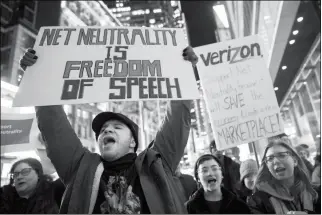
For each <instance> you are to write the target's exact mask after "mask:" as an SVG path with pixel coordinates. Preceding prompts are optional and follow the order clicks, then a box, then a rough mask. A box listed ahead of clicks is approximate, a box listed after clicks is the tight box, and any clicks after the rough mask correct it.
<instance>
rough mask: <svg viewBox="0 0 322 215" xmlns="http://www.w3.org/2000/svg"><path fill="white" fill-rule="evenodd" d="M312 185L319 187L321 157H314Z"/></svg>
mask: <svg viewBox="0 0 322 215" xmlns="http://www.w3.org/2000/svg"><path fill="white" fill-rule="evenodd" d="M312 184H314V185H317V186H319V185H321V155H317V156H315V164H314V170H313V173H312Z"/></svg>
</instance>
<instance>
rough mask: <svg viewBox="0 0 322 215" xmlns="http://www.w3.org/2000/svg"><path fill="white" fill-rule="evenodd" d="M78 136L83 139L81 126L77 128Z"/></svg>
mask: <svg viewBox="0 0 322 215" xmlns="http://www.w3.org/2000/svg"><path fill="white" fill-rule="evenodd" d="M77 135H78V136H79V137H82V126H81V125H78V126H77Z"/></svg>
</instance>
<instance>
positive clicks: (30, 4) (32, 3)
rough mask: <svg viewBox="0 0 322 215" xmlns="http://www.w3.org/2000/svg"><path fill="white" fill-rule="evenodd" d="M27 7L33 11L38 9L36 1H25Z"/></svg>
mask: <svg viewBox="0 0 322 215" xmlns="http://www.w3.org/2000/svg"><path fill="white" fill-rule="evenodd" d="M24 3H25V5H26V6H27V7H28V8H29V9H30V10H31V11H35V9H36V2H35V1H31V0H28V1H24Z"/></svg>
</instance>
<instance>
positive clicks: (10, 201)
mask: <svg viewBox="0 0 322 215" xmlns="http://www.w3.org/2000/svg"><path fill="white" fill-rule="evenodd" d="M64 190H65V187H64V185H63V184H62V182H61V181H60V180H56V181H53V180H52V178H51V177H50V176H49V175H45V174H44V172H43V167H42V165H41V163H40V162H39V161H38V160H37V159H35V158H26V159H22V160H19V161H17V162H15V163H14V164H13V165H12V168H11V170H10V183H9V184H8V185H5V186H3V187H1V201H0V202H1V203H0V212H1V213H14V214H45V213H51V214H56V213H58V212H59V207H60V203H61V198H62V195H63V193H64Z"/></svg>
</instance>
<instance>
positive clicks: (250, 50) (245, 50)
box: [200, 43, 262, 66]
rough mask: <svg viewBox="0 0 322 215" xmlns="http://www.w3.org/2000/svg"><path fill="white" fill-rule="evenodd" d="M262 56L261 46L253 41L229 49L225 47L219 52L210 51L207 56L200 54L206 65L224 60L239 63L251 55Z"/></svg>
mask: <svg viewBox="0 0 322 215" xmlns="http://www.w3.org/2000/svg"><path fill="white" fill-rule="evenodd" d="M254 56H262V53H261V48H260V45H259V44H258V43H253V44H251V45H243V46H238V47H234V48H231V47H230V46H228V49H223V50H220V51H217V52H208V53H207V57H205V56H204V54H200V58H201V59H202V61H203V63H204V64H205V65H206V66H209V63H211V65H216V64H219V63H223V62H229V63H230V64H232V63H237V62H240V61H243V60H246V59H248V58H250V57H254Z"/></svg>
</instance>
